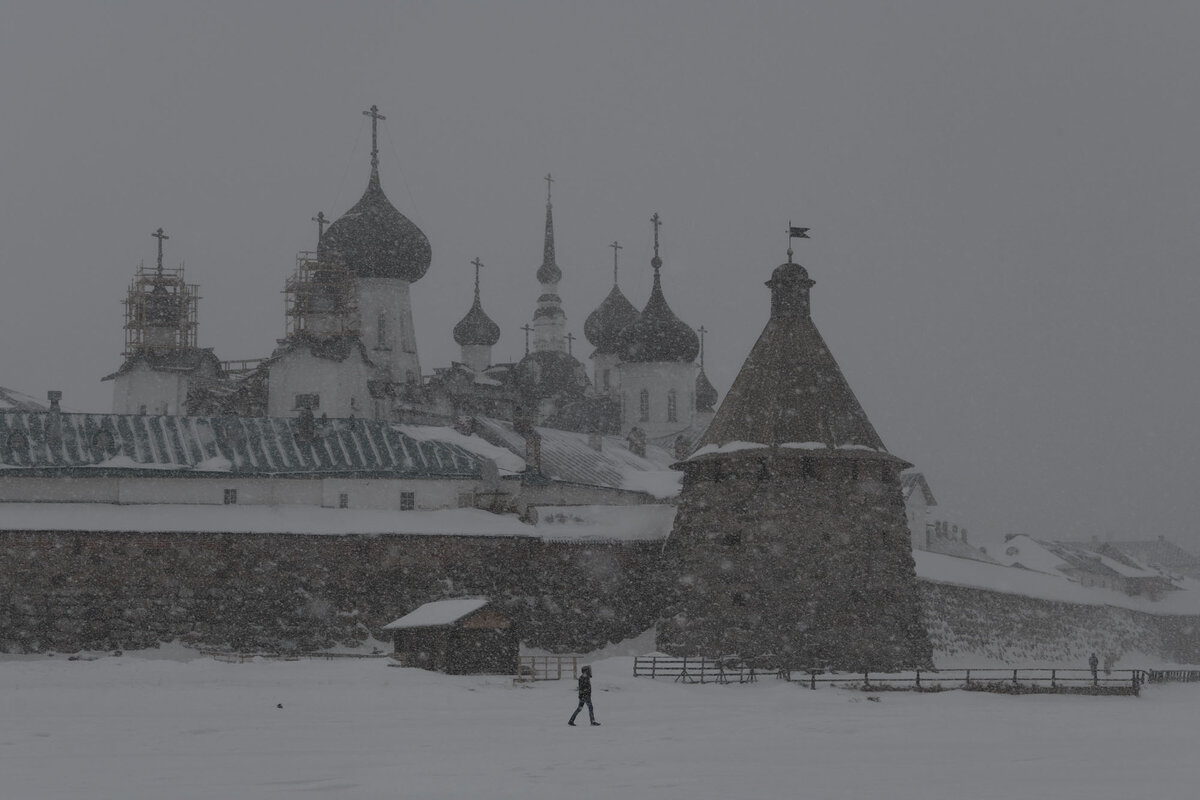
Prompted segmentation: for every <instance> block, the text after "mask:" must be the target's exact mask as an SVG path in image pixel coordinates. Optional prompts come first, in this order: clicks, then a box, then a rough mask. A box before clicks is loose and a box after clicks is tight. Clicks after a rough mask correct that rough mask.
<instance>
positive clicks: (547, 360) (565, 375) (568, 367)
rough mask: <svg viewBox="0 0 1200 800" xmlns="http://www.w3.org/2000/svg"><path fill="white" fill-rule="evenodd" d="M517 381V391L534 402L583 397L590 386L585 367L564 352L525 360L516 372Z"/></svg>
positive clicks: (535, 354) (538, 353)
mask: <svg viewBox="0 0 1200 800" xmlns="http://www.w3.org/2000/svg"><path fill="white" fill-rule="evenodd" d="M513 381H514V383H515V384H516V388H517V391H519V392H520V393H521V394H522V395H523V396H524V397H526V398H530V399H534V400H544V399H546V398H547V397H554V396H555V395H559V394H564V393H565V394H571V395H581V394H583V392H584V391H585V390H586V389H587V387H588V385H589V383H590V382H589V381H588V376H587V369H586V368H585V367H584V366H583V364H581V363H580V362H579V361H578V360H577V359H576V358H575V357H574V356H572V355H570V354H568V353H564V352H562V351H561V350H537V351H534V352H532V353H530V354H529V355H527V356H525V357H524V358H522V359H521V360H520V361H518V362H517V365H516V366H515V367H514V368H513Z"/></svg>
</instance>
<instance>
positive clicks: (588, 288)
mask: <svg viewBox="0 0 1200 800" xmlns="http://www.w3.org/2000/svg"><path fill="white" fill-rule="evenodd" d="M1198 38H1200V3H1196V2H1194V0H1191V1H1190V2H1177V3H1173V2H1139V3H1123V2H1122V3H1119V2H1101V0H1091V1H1090V2H1083V1H1080V2H1048V1H1047V0H1037V1H1036V2H1023V1H1021V0H1010V2H1005V3H979V2H977V3H963V2H916V1H910V2H904V3H895V2H846V1H844V0H843V1H839V2H822V3H808V2H798V0H779V1H778V2H748V1H744V2H738V3H719V4H718V3H697V2H655V3H646V2H621V1H620V0H606V1H605V2H602V3H583V2H572V3H550V2H540V1H539V0H530V1H528V2H487V3H465V2H454V1H452V0H438V2H408V3H382V2H377V3H367V2H362V3H359V2H338V3H330V2H288V3H282V2H280V3H242V2H239V3H229V2H205V3H194V2H192V3H166V2H162V1H161V0H155V2H121V3H116V2H114V3H91V2H88V3H57V2H39V3H33V2H30V3H16V2H7V3H4V4H2V5H0V268H2V270H3V285H2V287H0V331H2V333H0V342H2V344H0V385H4V386H7V387H10V388H14V389H18V390H21V391H25V392H27V393H30V394H34V395H37V396H44V393H45V391H46V390H47V389H51V388H58V389H62V390H64V392H65V399H64V404H65V405H66V406H67V407H69V408H72V409H76V410H89V411H106V410H109V408H110V404H111V384H108V383H101V381H100V378H101V377H102V376H103V375H105V374H107V373H109V372H111V371H113V370H115V369H116V368H117V367H118V366H119V365H120V363H121V355H120V353H121V349H122V344H123V339H122V329H121V325H122V309H121V300H122V298H123V296H124V292H125V288H126V285H127V283H128V281H129V279H130V277H131V276H132V273H133V270H134V268H135V266H136V264H137V263H138V261H139V260H142V259H145V260H146V261H147V263H152V262H153V258H154V246H155V242H154V240H153V239H152V238H151V237H150V233H151V232H152V231H153V230H154V229H155V228H157V227H159V226H162V227H164V228H165V229H166V230H167V233H168V234H169V235H170V236H171V239H170V240H169V241H168V242H167V262H168V264H169V265H175V264H177V263H179V262H180V261H183V262H186V265H187V276H188V278H189V280H191V281H193V282H196V283H198V284H200V288H201V296H202V298H203V299H202V300H201V303H200V323H201V327H200V334H199V339H200V344H201V345H203V346H209V347H214V348H215V349H216V352H217V355H218V356H219V357H221V358H223V359H236V358H258V357H263V356H266V355H268V354H269V353H270V351H271V349H272V347H273V345H274V341H275V339H276V338H277V337H279V336H281V335H282V333H283V326H284V319H283V296H282V294H281V290H282V288H283V281H284V279H285V277H286V276H287V275H288V273H289V272H290V270H291V268H292V266H293V263H294V258H295V254H296V252H297V251H298V250H302V249H311V248H312V247H313V245H314V243H315V237H316V229H315V225H314V224H313V223H312V222H310V218H311V217H312V216H313V215H315V214H316V213H317V212H318V211H324V212H325V214H326V215H328V216H330V217H336V216H338V215H340V214H341V213H343V212H344V211H345V210H346V209H347V208H349V206H350V205H352V204H353V203H354V202H355V200H357V198H358V196H359V194H360V193H361V191H362V189H363V187H364V186H365V182H366V178H367V172H368V151H369V149H370V127H369V122H368V120H367V119H366V118H365V117H363V115H362V113H361V112H362V110H363V109H365V108H367V107H369V106H370V105H371V104H372V103H377V104H378V105H379V107H380V109H381V111H382V112H383V113H385V114H386V115H387V117H388V119H387V121H386V122H384V123H382V124H381V162H382V164H381V174H382V178H383V185H384V188H385V190H386V191H387V192H388V194H389V196H390V197H391V198H392V201H393V202H394V203H395V205H396V206H397V207H398V208H399V209H400V210H401V211H403V212H404V213H405V214H407V215H408V216H409V217H411V218H412V219H413V220H414V221H416V222H417V223H418V224H419V225H420V226H421V227H422V228H423V229H424V231H425V232H426V234H427V235H428V236H429V238H430V240H431V242H432V244H433V266H432V268H431V269H430V271H429V273H428V274H427V275H426V277H425V278H424V279H423V280H421V281H420V282H419V283H417V284H415V286H414V289H413V296H414V303H415V306H416V309H415V313H416V324H417V336H418V343H419V347H420V352H421V358H422V362H423V366H424V367H425V369H426V370H429V369H431V368H433V367H435V366H440V365H445V364H447V363H448V362H449V361H450V360H451V359H453V358H457V357H458V352H457V347H456V346H455V345H454V344H453V341H452V339H451V335H450V334H451V329H452V327H453V325H454V323H455V322H456V321H457V320H458V319H459V318H460V317H461V316H462V315H463V314H464V313H465V312H466V310H467V308H468V307H469V305H470V301H471V278H472V268H471V267H470V265H469V263H468V262H469V261H470V260H471V259H473V258H475V257H476V256H478V257H480V258H482V259H483V261H484V262H485V264H486V265H487V266H486V267H485V270H484V277H483V281H484V307H485V309H486V310H487V311H488V313H489V314H490V315H491V316H492V317H493V318H494V319H496V321H497V322H498V323H500V325H501V328H502V330H503V332H504V334H503V338H502V339H501V342H500V344H499V345H498V347H497V348H496V351H495V356H496V358H497V360H504V359H509V358H517V357H519V356H520V355H521V353H522V350H523V334H522V333H521V331H520V327H521V326H522V325H523V324H525V322H526V321H528V320H530V319H531V317H532V313H533V309H534V303H535V299H536V297H537V294H538V286H537V283H536V280H535V278H534V272H535V270H536V268H537V266H538V264H539V263H540V261H541V246H542V242H541V237H542V219H543V209H544V202H545V194H544V193H545V184H544V183H543V182H542V176H543V175H545V174H546V173H547V172H548V171H550V172H553V173H554V175H555V178H556V181H557V182H556V183H555V186H554V201H555V221H556V224H557V233H558V236H557V242H558V256H559V258H558V260H559V264H560V266H561V267H562V268H563V272H564V279H563V282H562V284H561V287H560V288H561V295H562V297H563V302H564V306H565V309H566V312H567V315H568V324H569V326H570V328H571V329H572V330H574V331H575V333H576V334H577V335H579V336H580V337H582V326H583V321H584V319H585V317H586V316H587V314H588V313H589V312H590V311H591V310H592V309H593V308H594V307H595V306H596V305H597V304H598V303H599V302H600V301H601V300H602V299H603V297H604V295H605V294H606V293H607V291H608V288H609V286H610V284H611V263H612V261H611V259H612V251H611V250H609V249H608V248H607V244H608V243H609V242H611V241H612V240H614V239H618V240H620V241H621V242H622V243H623V244H624V245H625V249H624V250H623V251H622V253H621V255H622V271H621V275H622V278H621V283H622V286H623V287H624V289H625V292H626V294H627V295H628V296H629V297H630V299H631V300H632V301H633V302H634V303H635V305H639V306H640V305H641V304H642V303H644V302H645V299H646V296H647V294H648V292H649V286H650V277H651V272H650V268H649V260H650V243H651V235H650V226H649V217H650V214H651V213H652V212H654V211H658V212H659V213H660V214H661V215H662V217H663V220H664V227H663V231H662V237H663V256H664V260H665V269H664V283H665V292H666V295H667V299H668V301H669V302H670V303H671V305H672V307H673V308H674V309H675V311H676V312H677V313H678V314H679V315H680V316H681V317H682V318H683V319H684V320H685V321H687V322H688V323H690V324H691V325H693V326H699V325H701V324H703V325H704V326H705V327H706V328H707V329H709V330H710V331H711V334H710V336H709V338H708V358H707V366H708V371H709V374H710V376H711V378H712V380H713V383H714V384H715V385H716V386H717V388H718V390H719V391H720V392H721V393H722V396H723V394H724V391H725V390H726V389H727V388H728V387H729V384H730V382H731V381H732V379H733V377H734V375H735V374H736V372H737V369H738V368H739V366H740V364H741V361H742V359H743V358H744V357H745V355H746V353H747V352H748V351H749V349H750V347H751V346H752V344H753V342H754V340H755V338H756V337H757V336H758V334H759V332H760V331H761V329H762V326H763V324H764V323H765V320H766V317H767V311H768V306H767V300H768V296H767V290H766V288H765V287H764V286H763V281H764V280H766V279H767V277H768V276H769V273H770V271H771V269H773V268H774V267H775V266H776V265H778V264H779V263H780V262H781V261H783V260H784V258H785V253H784V251H785V249H786V246H787V240H786V237H785V235H784V231H785V227H786V225H787V223H788V221H789V220H792V221H794V223H795V224H797V225H805V226H810V227H811V228H812V236H813V239H812V240H811V241H810V242H798V243H797V260H798V261H800V262H801V263H803V264H805V265H806V266H807V267H808V269H809V271H810V273H811V274H812V276H813V277H814V278H815V279H816V281H817V285H816V287H815V289H814V290H813V304H814V318H815V319H816V322H817V325H818V326H819V327H820V329H821V331H822V332H823V333H824V335H825V338H826V339H827V341H828V342H829V345H830V347H831V348H832V350H833V353H834V355H835V356H836V357H837V359H838V360H839V362H840V363H841V365H842V368H843V369H844V371H845V373H846V375H847V377H848V379H849V380H850V383H851V385H852V386H853V387H854V389H855V391H856V392H857V394H858V396H859V399H860V400H861V401H862V403H863V405H864V406H865V408H866V410H867V412H868V414H869V415H870V416H871V419H872V420H873V422H874V423H875V426H876V428H878V430H879V432H880V434H881V436H882V437H883V439H884V441H885V442H886V443H887V445H888V447H889V449H890V450H892V451H893V452H894V453H896V454H897V455H899V456H901V457H903V458H905V459H908V460H909V461H912V462H913V463H915V464H916V465H917V466H919V467H920V468H921V469H922V470H924V471H925V473H926V474H927V476H928V478H929V480H930V483H931V485H932V488H933V491H934V493H935V494H936V495H937V497H938V499H939V501H941V503H942V504H943V506H944V507H946V508H947V509H952V510H953V511H954V512H955V514H956V516H957V517H958V518H959V520H960V521H961V522H963V523H964V524H966V525H967V526H968V527H971V528H973V529H975V530H976V531H977V532H978V533H979V534H982V535H983V536H984V537H985V538H986V537H989V536H999V535H1001V534H1003V533H1005V532H1009V531H1020V532H1028V533H1032V534H1035V535H1038V536H1045V537H1054V538H1068V537H1082V536H1087V535H1091V534H1098V535H1100V536H1109V535H1114V536H1119V537H1131V538H1132V537H1145V536H1155V535H1159V534H1164V535H1167V536H1170V537H1173V538H1176V539H1178V540H1179V541H1181V542H1186V543H1188V544H1190V545H1192V546H1193V547H1195V546H1197V545H1200V535H1198V534H1197V524H1196V520H1197V519H1198V518H1200V492H1198V491H1197V490H1196V481H1197V476H1200V457H1198V455H1197V454H1198V453H1200V432H1198V427H1197V421H1196V413H1195V411H1196V407H1197V395H1198V389H1200V379H1198V378H1197V362H1198V361H1200V359H1198V358H1197V356H1196V354H1195V349H1196V345H1197V342H1198V341H1200V336H1198V333H1200V330H1198V328H1200V323H1198V322H1197V319H1196V313H1195V307H1196V304H1197V301H1200V277H1198V275H1197V270H1196V261H1197V259H1196V250H1197V236H1196V228H1197V219H1200V197H1198V182H1197V178H1198V177H1200V161H1198V159H1197V157H1196V148H1197V143H1198V142H1200V105H1198V100H1197V97H1198V93H1197V88H1196V81H1197V76H1200V47H1197V46H1196V42H1197V40H1198ZM579 344H580V349H579V350H577V353H580V352H581V353H582V355H584V356H586V355H587V352H588V348H587V346H586V344H584V343H583V342H582V340H581V341H580V343H579Z"/></svg>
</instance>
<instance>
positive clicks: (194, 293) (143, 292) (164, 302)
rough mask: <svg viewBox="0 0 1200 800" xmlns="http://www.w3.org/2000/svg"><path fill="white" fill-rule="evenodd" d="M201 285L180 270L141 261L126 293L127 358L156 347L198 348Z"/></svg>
mask: <svg viewBox="0 0 1200 800" xmlns="http://www.w3.org/2000/svg"><path fill="white" fill-rule="evenodd" d="M199 299H200V294H199V287H198V286H197V285H196V284H194V283H188V282H187V281H185V280H184V277H183V265H182V264H181V265H180V266H179V268H178V269H164V268H163V267H162V266H161V264H160V265H159V266H158V267H157V268H155V269H146V265H145V262H142V263H140V264H138V268H137V272H136V273H135V274H134V276H133V280H132V281H130V283H129V291H128V293H127V294H126V296H125V301H124V305H125V352H124V353H123V355H124V356H125V357H126V358H129V357H131V356H135V355H138V354H140V353H144V352H146V351H148V350H153V351H156V352H161V353H170V352H178V351H182V350H187V349H189V348H195V347H196V329H197V327H198V324H197V305H198V303H197V301H198V300H199Z"/></svg>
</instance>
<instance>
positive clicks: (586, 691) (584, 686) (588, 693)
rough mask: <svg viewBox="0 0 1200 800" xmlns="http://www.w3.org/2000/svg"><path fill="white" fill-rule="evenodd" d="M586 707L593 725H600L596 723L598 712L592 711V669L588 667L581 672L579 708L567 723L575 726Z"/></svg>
mask: <svg viewBox="0 0 1200 800" xmlns="http://www.w3.org/2000/svg"><path fill="white" fill-rule="evenodd" d="M584 705H586V706H587V710H588V716H589V717H590V718H591V720H592V724H593V725H599V724H600V723H599V722H596V712H595V711H594V710H593V709H592V668H591V667H588V666H585V667H584V668H583V669H581V670H580V671H579V707H578V708H576V709H575V713H574V714H572V715H571V719H570V721H569V722H567V724H568V725H574V724H575V718H576V717H578V716H579V712H580V711H583V707H584Z"/></svg>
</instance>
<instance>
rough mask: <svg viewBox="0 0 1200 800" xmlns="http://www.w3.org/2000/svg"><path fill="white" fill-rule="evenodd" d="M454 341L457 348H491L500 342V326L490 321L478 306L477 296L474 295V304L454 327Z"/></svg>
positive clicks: (481, 307)
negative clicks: (477, 346)
mask: <svg viewBox="0 0 1200 800" xmlns="http://www.w3.org/2000/svg"><path fill="white" fill-rule="evenodd" d="M454 341H456V342H458V344H459V346H461V347H467V346H468V345H486V346H488V347H492V346H493V345H495V344H496V342H498V341H500V326H499V325H497V324H496V323H495V322H493V321H492V318H491V317H489V316H488V315H487V314H486V313H484V311H483V306H481V305H480V304H479V295H478V294H477V295H475V303H474V305H472V306H471V310H470V311H468V312H467V315H466V316H465V317H463V318H462V319H461V320H459V322H458V324H457V325H455V326H454Z"/></svg>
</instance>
